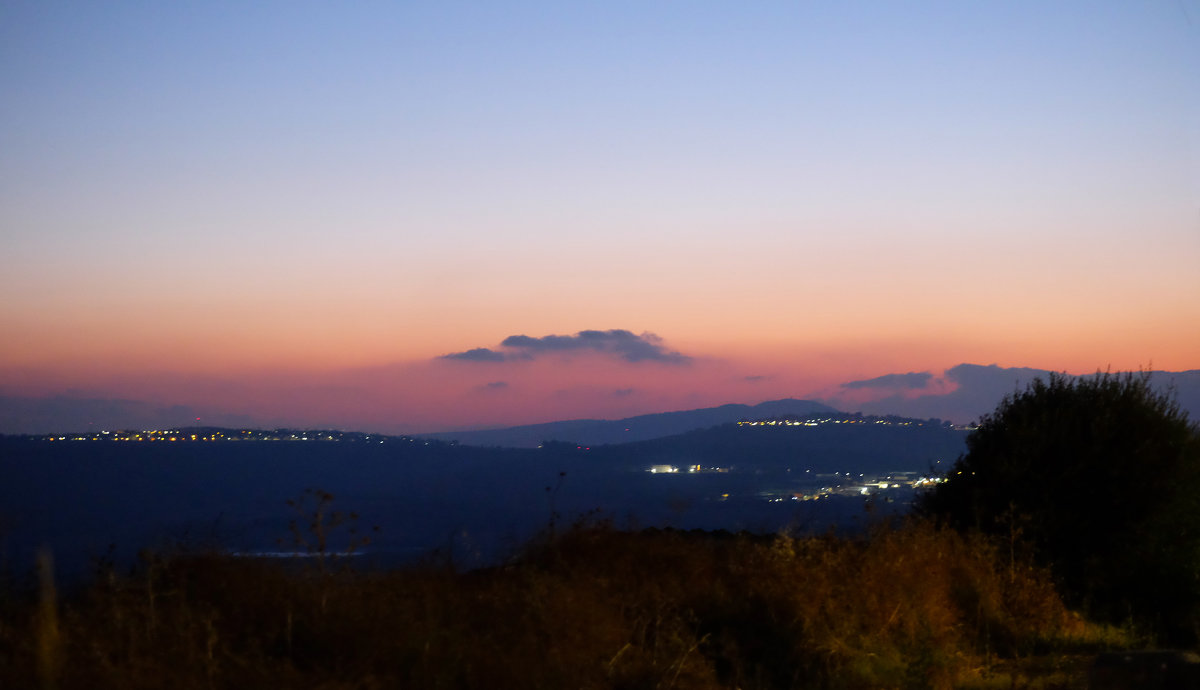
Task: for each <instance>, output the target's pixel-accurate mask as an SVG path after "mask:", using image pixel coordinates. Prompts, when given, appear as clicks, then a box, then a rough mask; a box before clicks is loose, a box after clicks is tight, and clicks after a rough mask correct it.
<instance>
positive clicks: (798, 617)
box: [0, 522, 1131, 690]
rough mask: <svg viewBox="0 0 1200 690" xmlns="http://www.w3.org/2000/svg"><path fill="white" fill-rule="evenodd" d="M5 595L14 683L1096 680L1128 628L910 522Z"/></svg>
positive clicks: (592, 539) (204, 567) (4, 654)
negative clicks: (51, 599)
mask: <svg viewBox="0 0 1200 690" xmlns="http://www.w3.org/2000/svg"><path fill="white" fill-rule="evenodd" d="M51 596H53V593H52V592H51ZM4 601H6V602H9V603H8V604H6V606H7V609H8V610H6V611H4V612H3V614H4V615H3V618H0V687H14V688H26V687H28V688H38V687H49V685H48V683H53V684H56V687H60V688H89V689H90V688H132V689H137V688H163V687H169V688H173V690H190V689H192V688H197V689H201V688H203V689H205V690H208V689H210V688H245V687H273V688H322V689H329V690H335V689H340V688H400V687H403V688H481V687H487V688H734V687H737V688H746V689H749V688H813V687H815V688H949V687H977V688H985V687H1082V677H1081V675H1080V668H1081V666H1080V665H1081V663H1084V662H1083V661H1081V660H1083V659H1085V657H1084V656H1081V655H1082V654H1086V653H1087V652H1089V651H1091V650H1095V649H1099V648H1106V647H1113V646H1123V645H1128V644H1130V642H1131V640H1130V639H1129V635H1128V634H1127V633H1126V632H1124V631H1121V630H1115V629H1113V628H1108V627H1100V626H1096V625H1092V624H1089V623H1087V622H1085V621H1083V620H1081V619H1079V618H1078V617H1077V616H1075V615H1073V614H1072V613H1071V612H1069V611H1067V610H1066V609H1065V608H1064V607H1063V606H1062V604H1061V602H1060V601H1059V598H1058V596H1057V595H1056V594H1055V592H1054V590H1053V588H1052V587H1051V585H1050V583H1049V580H1048V579H1047V578H1046V576H1045V574H1044V573H1042V572H1041V571H1038V570H1035V569H1032V568H1030V567H1029V566H1028V565H1026V564H1020V563H1013V562H1009V561H1006V560H1004V559H1003V558H1001V557H1000V556H999V555H998V554H997V553H996V551H995V549H993V548H992V546H991V545H989V544H988V543H986V542H984V541H982V540H974V539H969V538H964V537H961V536H959V535H958V534H956V533H954V532H952V531H946V530H942V529H938V528H935V527H933V526H931V525H928V524H924V523H916V522H914V523H910V524H907V525H905V526H903V527H900V528H896V529H886V528H880V529H878V530H876V531H874V532H873V533H871V534H870V535H869V536H867V537H865V538H861V539H843V538H837V537H832V536H831V537H818V538H813V537H806V538H792V537H787V536H772V537H761V536H757V537H756V536H750V535H729V534H710V533H682V532H673V531H656V530H648V531H642V532H633V533H630V532H620V531H615V530H612V529H609V528H607V527H605V526H596V525H593V526H583V527H577V528H575V529H573V530H570V531H568V532H566V533H565V534H563V535H561V536H559V537H557V538H556V539H554V540H544V541H542V542H537V543H536V544H535V545H533V546H531V547H530V548H529V549H528V551H527V553H526V554H525V555H524V556H523V557H522V558H521V559H519V560H518V561H517V562H514V563H513V564H511V565H508V566H504V567H498V568H493V569H488V570H480V571H472V572H465V573H459V572H452V571H449V570H446V569H440V568H437V567H414V568H406V569H401V570H396V571H391V572H382V573H352V572H341V573H330V572H324V573H322V572H316V571H305V572H302V571H300V570H299V569H297V568H295V567H287V566H281V565H280V564H277V563H269V562H265V561H255V560H250V559H241V558H232V557H228V556H221V555H216V554H211V555H183V556H173V557H170V558H165V557H148V558H147V559H146V560H145V561H144V563H143V565H142V567H141V568H139V569H138V571H137V572H136V573H135V574H133V575H129V576H115V575H112V574H111V573H110V574H109V575H108V576H105V577H98V578H97V579H96V581H95V582H94V583H93V584H92V585H91V586H90V587H89V588H88V589H87V590H86V591H83V592H80V593H77V594H75V595H72V596H71V597H69V598H67V599H65V600H61V601H58V602H57V607H56V608H55V607H53V606H48V605H47V603H46V602H45V598H44V597H43V598H42V603H40V604H39V600H38V597H37V596H35V593H30V596H27V597H22V596H19V593H8V594H7V595H6V596H5V597H4ZM48 612H49V613H48ZM47 616H53V617H54V618H55V620H53V621H48V620H47ZM50 630H53V633H50V632H47V631H50ZM51 634H53V636H54V637H53V640H49V639H48V638H47V636H49V635H51ZM51 642H52V643H53V653H50V652H46V651H44V649H45V645H47V644H50V643H51ZM47 659H48V660H49V661H47ZM47 664H49V665H50V668H47Z"/></svg>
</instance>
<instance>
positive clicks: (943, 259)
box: [0, 0, 1200, 423]
mask: <svg viewBox="0 0 1200 690" xmlns="http://www.w3.org/2000/svg"><path fill="white" fill-rule="evenodd" d="M1198 85H1200V3H1197V2H1196V1H1195V0H1170V1H1168V0H1161V1H1158V2H1143V3H1084V2H1060V3H1033V2H1005V3H990V2H989V3H957V2H913V3H882V2H862V3H833V2H756V3H709V2H703V3H698V2H690V3H678V2H674V3H673V2H663V3H619V2H616V3H614V2H607V3H586V4H585V3H561V2H556V3H549V2H547V3H489V4H483V3H426V2H410V3H354V4H352V5H332V4H326V3H214V2H205V3H187V2H180V3H136V2H123V3H84V2H37V3H33V2H9V3H5V5H4V6H3V7H2V8H0V150H2V151H3V152H4V155H3V156H2V157H0V226H3V227H4V237H3V242H4V252H3V256H0V294H3V295H4V297H5V299H4V300H3V305H0V324H3V326H4V327H5V330H6V331H8V332H9V333H11V334H14V335H12V336H11V337H10V338H8V339H7V342H6V343H5V344H3V345H2V346H0V392H4V391H6V390H7V391H9V392H18V393H22V394H36V395H50V394H55V393H61V392H62V391H64V390H67V389H68V388H70V389H71V390H79V391H84V392H86V393H87V394H88V395H91V396H97V397H106V396H123V397H124V398H134V399H141V397H142V396H146V395H150V392H149V388H148V387H147V386H146V385H141V386H140V387H137V386H134V385H133V384H131V383H129V382H130V381H132V380H134V379H135V378H137V376H135V374H136V375H146V376H148V375H149V374H146V372H153V373H154V375H155V376H157V377H158V378H159V380H166V379H168V378H170V377H176V378H178V379H179V380H190V381H195V380H196V378H197V377H200V378H204V377H212V376H218V375H229V376H232V375H234V374H235V373H236V374H237V375H251V374H254V375H259V374H263V375H265V374H264V372H270V373H271V375H272V376H275V375H277V374H279V371H280V370H287V371H290V372H292V373H297V372H313V371H320V372H323V375H325V374H329V372H336V371H344V370H350V369H355V368H362V367H378V366H399V365H405V366H408V365H412V366H418V365H421V366H423V365H422V364H421V363H428V362H430V361H435V360H437V359H438V358H439V357H441V356H442V355H445V354H448V353H454V352H464V351H467V350H471V349H473V348H478V347H492V346H495V344H496V343H499V342H501V341H502V340H503V339H505V338H507V337H509V336H513V335H522V334H523V335H528V336H529V337H534V338H542V337H546V336H549V335H562V336H569V335H571V334H574V333H579V332H583V331H590V330H599V331H609V330H614V329H620V330H628V331H631V332H632V333H638V334H640V333H653V334H656V335H657V337H659V338H661V339H662V340H663V342H664V343H665V345H664V347H666V348H668V349H669V350H671V351H677V352H680V353H682V355H683V356H686V357H688V358H690V359H691V361H694V362H695V366H696V367H697V369H700V368H703V367H704V366H707V365H705V362H710V363H719V368H720V371H721V372H724V373H722V374H721V376H725V377H726V378H725V379H722V378H720V376H718V375H717V374H716V373H711V372H710V373H711V375H709V376H707V378H706V377H701V378H702V379H703V381H704V383H703V385H704V386H705V387H706V388H704V390H703V391H701V390H700V389H696V390H690V391H685V392H683V393H681V394H680V395H692V396H693V397H692V398H687V400H692V399H694V397H695V396H697V395H701V396H703V395H707V396H709V397H710V398H712V399H714V400H717V399H721V398H733V399H737V400H738V401H746V402H756V400H753V399H751V398H752V397H756V396H760V395H761V396H763V397H769V396H773V395H779V394H785V393H786V394H803V393H805V392H807V391H809V390H816V389H818V388H820V387H821V386H826V385H831V384H834V383H837V382H839V381H850V380H863V379H869V378H873V377H876V376H882V375H886V374H889V373H896V372H907V371H925V370H938V369H939V367H942V368H944V367H948V366H952V365H954V364H956V363H958V362H963V361H976V362H986V363H990V362H997V363H1000V364H1001V365H1004V366H1032V367H1038V368H1048V369H1057V370H1061V369H1067V370H1071V371H1074V372H1076V373H1084V372H1087V371H1093V370H1095V368H1097V367H1100V368H1103V367H1106V366H1109V365H1111V366H1113V367H1115V368H1136V367H1138V366H1140V365H1153V366H1155V367H1156V368H1167V369H1176V370H1178V369H1187V368H1198V367H1200V361H1198V360H1197V356H1198V354H1197V351H1196V348H1195V346H1194V344H1195V343H1196V342H1198V341H1200V325H1198V324H1200V306H1198V305H1200V299H1197V298H1200V272H1198V271H1197V270H1196V268H1195V267H1196V266H1197V265H1200V88H1198ZM783 300H786V302H784V301H783ZM116 315H123V316H124V318H116ZM130 315H136V316H137V318H132V317H130ZM150 315H153V318H151V316H150ZM513 366H516V364H513ZM631 366H632V363H631ZM713 366H718V365H717V364H714V365H713ZM585 369H586V367H582V366H580V367H576V368H575V369H571V368H570V367H567V366H566V365H564V368H562V370H560V371H556V372H554V373H549V372H541V373H538V374H536V375H535V374H533V373H527V374H524V375H527V376H529V380H528V386H526V387H524V388H523V387H522V386H521V385H520V377H521V375H522V374H520V373H519V372H517V371H515V370H514V371H503V372H499V371H492V372H488V373H487V374H486V375H485V374H483V373H479V374H471V375H467V374H465V373H462V372H461V371H460V372H456V373H453V374H451V373H446V374H445V376H444V377H443V378H441V379H437V377H433V378H432V379H429V380H440V381H443V382H444V383H443V384H442V385H440V386H433V385H432V384H421V385H417V384H415V383H414V384H413V385H412V386H411V387H412V388H413V389H414V390H418V391H420V393H421V394H422V395H428V394H429V390H430V388H431V387H433V388H437V389H438V390H443V389H444V390H445V391H449V392H447V393H445V395H447V396H450V397H448V398H447V400H450V399H453V400H456V401H460V402H461V399H462V396H469V395H470V391H474V390H477V389H478V387H479V386H480V385H482V384H485V383H488V382H494V381H497V380H505V381H510V382H511V383H512V384H513V385H511V386H510V387H509V390H510V391H511V395H512V396H514V397H513V399H512V400H513V401H515V400H517V399H518V396H525V397H524V398H520V399H522V400H526V401H530V400H534V399H538V400H541V401H542V404H543V405H544V406H550V404H549V403H548V402H546V401H547V400H548V398H546V396H547V395H549V393H548V392H547V389H546V386H548V385H549V384H547V383H545V381H548V380H550V379H553V380H555V381H567V383H564V384H562V385H564V386H567V388H570V387H571V386H572V385H575V384H572V383H570V382H571V381H576V383H577V384H578V386H580V387H586V386H588V385H591V384H590V383H588V381H590V379H588V378H587V377H588V376H593V375H595V373H594V372H591V373H588V374H587V375H584V374H582V373H581V374H580V375H579V376H576V375H575V374H572V373H571V372H572V371H579V372H583V371H584V370H585ZM588 371H590V370H588ZM713 371H716V370H715V369H714V370H713ZM674 375H675V374H672V375H671V376H674ZM472 376H474V377H475V378H472ZM605 376H606V377H607V378H612V379H613V385H614V386H616V387H618V388H619V389H621V390H626V389H630V388H638V386H635V385H634V384H635V383H641V384H642V385H641V389H642V390H646V391H650V390H651V389H654V387H655V386H658V388H657V389H655V392H654V393H653V394H650V393H649V392H647V394H646V396H644V397H642V396H640V395H637V394H635V395H626V396H623V398H622V404H623V405H628V406H632V407H630V408H629V410H628V411H629V412H630V413H631V414H632V413H636V412H642V411H652V408H654V407H655V406H663V405H667V406H669V405H672V404H683V402H684V398H683V397H677V398H672V397H671V395H672V394H671V393H669V392H668V387H669V386H670V387H677V386H679V385H680V384H679V382H678V381H676V380H674V379H672V378H670V376H668V375H667V374H661V376H660V375H659V374H649V373H647V371H646V370H642V369H629V370H628V371H625V373H612V374H606V375H605ZM755 376H757V377H761V378H760V379H758V380H770V381H774V382H776V383H774V384H772V385H775V386H776V388H774V389H771V390H769V391H768V390H760V389H754V390H753V391H752V390H750V389H743V388H738V387H737V386H734V385H733V384H723V383H721V381H726V380H728V381H746V380H747V377H755ZM476 378H477V379H478V380H475V379H476ZM535 379H536V380H535ZM422 380H425V379H422ZM668 380H669V381H670V382H669V383H668ZM539 381H540V382H542V383H537V382H539ZM655 381H657V382H658V383H654V382H655ZM556 385H557V384H556ZM697 385H698V386H699V385H701V384H697ZM738 385H741V384H738ZM122 386H124V387H122ZM202 388H203V387H202ZM194 390H195V388H191V389H189V388H187V387H186V386H183V385H182V384H181V385H180V386H178V387H176V388H175V389H173V392H172V391H166V390H158V389H156V392H155V393H154V395H157V396H159V397H160V398H161V399H162V400H161V402H164V403H165V402H184V403H190V402H194V400H193V398H194V397H195V394H194V393H193V392H189V391H194ZM556 390H557V389H556ZM581 390H582V388H581ZM455 396H458V397H455ZM539 396H540V397H539ZM586 399H587V396H586V395H582V394H581V395H580V396H578V400H580V401H584V400H586ZM236 400H237V396H234V397H233V398H232V399H231V401H230V403H229V404H234V403H235V402H236ZM672 400H673V401H675V402H671V401H672ZM722 401H723V400H722ZM210 402H212V401H210ZM213 404H218V403H217V402H213ZM262 404H264V405H266V404H269V401H267V402H264V403H262ZM489 404H494V403H489ZM445 405H446V406H447V409H449V407H454V409H455V410H470V412H469V414H472V415H474V414H484V413H485V410H484V408H482V407H479V406H470V405H463V404H459V403H455V404H453V405H452V404H451V403H450V402H446V403H445ZM639 405H640V406H641V407H637V406H639ZM550 407H553V406H550ZM577 407H578V408H579V409H577V410H575V411H576V412H579V413H580V414H586V413H587V412H588V410H587V409H585V408H586V404H585V403H584V402H580V403H578V405H577ZM398 409H399V408H398ZM407 409H408V408H404V409H403V410H401V411H398V412H397V413H396V414H401V412H403V411H404V410H407ZM505 409H506V410H518V409H519V406H517V405H515V404H509V405H507V406H505ZM605 410H607V408H605ZM605 410H600V411H599V412H596V413H600V412H605ZM593 411H594V412H595V410H593ZM405 413H406V414H407V412H405ZM528 414H529V415H530V416H536V415H535V413H533V412H529V413H528ZM537 414H541V413H537ZM614 414H615V412H614ZM447 415H450V412H446V413H445V414H444V415H443V417H445V419H446V421H447V423H449V422H450V421H456V422H462V423H469V422H472V421H473V420H450V419H449V417H448V416H447ZM517 421H526V420H517ZM430 423H433V422H430Z"/></svg>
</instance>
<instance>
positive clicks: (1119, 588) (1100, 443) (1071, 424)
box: [917, 373, 1200, 643]
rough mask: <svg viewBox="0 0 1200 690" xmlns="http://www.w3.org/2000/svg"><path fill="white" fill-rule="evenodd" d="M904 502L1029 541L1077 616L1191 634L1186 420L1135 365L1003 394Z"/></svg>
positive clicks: (1191, 479)
mask: <svg viewBox="0 0 1200 690" xmlns="http://www.w3.org/2000/svg"><path fill="white" fill-rule="evenodd" d="M917 510H918V511H919V512H923V513H925V514H928V515H935V516H939V517H941V518H944V519H945V520H947V521H948V522H950V523H951V524H953V525H955V526H957V527H959V528H960V529H978V530H980V531H983V532H985V533H991V534H994V535H997V536H1000V537H1003V538H1005V539H1008V540H1010V543H1021V544H1024V545H1026V546H1028V547H1030V548H1032V549H1033V551H1034V555H1035V556H1036V557H1037V558H1038V559H1039V560H1041V561H1042V562H1043V563H1045V564H1047V565H1049V566H1050V567H1051V568H1052V570H1053V572H1054V573H1055V576H1056V579H1057V582H1058V583H1059V585H1060V587H1061V588H1062V591H1063V594H1064V597H1065V598H1066V599H1067V600H1068V601H1069V602H1071V603H1073V604H1074V605H1076V606H1080V607H1082V608H1084V609H1086V611H1087V612H1088V613H1089V614H1090V615H1093V616H1097V617H1100V618H1104V619H1108V620H1113V621H1122V620H1129V619H1132V620H1133V621H1135V622H1137V623H1139V624H1141V625H1143V626H1146V627H1147V628H1150V629H1152V630H1154V631H1155V632H1157V633H1159V634H1160V635H1162V636H1163V639H1164V640H1166V641H1171V642H1175V643H1190V642H1193V641H1195V640H1196V639H1197V627H1196V626H1197V624H1198V623H1200V430H1198V429H1197V427H1196V426H1195V425H1193V424H1191V423H1189V421H1188V419H1187V414H1186V412H1183V411H1181V410H1180V409H1179V406H1178V404H1177V403H1176V402H1175V401H1174V399H1173V396H1172V395H1171V394H1169V393H1165V394H1164V393H1158V392H1156V391H1155V390H1154V388H1153V387H1152V386H1151V385H1150V376H1149V374H1148V373H1143V374H1138V375H1134V374H1125V375H1116V374H1109V373H1097V374H1096V375H1095V376H1089V377H1080V378H1074V377H1068V376H1065V375H1055V374H1052V375H1051V376H1050V377H1049V380H1048V381H1043V380H1041V379H1037V380H1035V381H1034V382H1033V383H1032V384H1031V385H1030V386H1029V387H1028V388H1026V389H1025V390H1024V391H1021V392H1016V393H1014V394H1013V395H1011V396H1008V397H1006V398H1005V399H1004V400H1003V401H1002V402H1001V403H1000V405H999V407H998V408H997V409H996V411H995V412H994V413H992V414H991V415H987V416H985V417H984V418H983V419H982V420H981V421H980V424H979V428H978V430H976V431H975V432H974V433H972V434H971V436H969V437H968V439H967V452H966V453H965V454H964V455H963V456H962V457H960V458H959V460H958V461H957V463H955V465H954V467H953V469H952V470H951V471H950V473H949V474H948V475H947V481H946V482H944V483H942V484H940V485H939V486H937V487H936V488H935V489H934V490H932V491H930V492H929V493H927V494H926V495H925V496H924V497H923V498H922V499H921V500H920V501H919V502H918V506H917Z"/></svg>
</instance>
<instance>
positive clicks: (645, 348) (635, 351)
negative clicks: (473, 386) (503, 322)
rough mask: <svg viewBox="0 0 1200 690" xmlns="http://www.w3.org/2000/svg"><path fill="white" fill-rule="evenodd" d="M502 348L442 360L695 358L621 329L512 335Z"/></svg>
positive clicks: (671, 360)
mask: <svg viewBox="0 0 1200 690" xmlns="http://www.w3.org/2000/svg"><path fill="white" fill-rule="evenodd" d="M500 347H502V348H504V350H493V349H490V348H486V347H477V348H474V349H471V350H467V351H465V352H454V353H451V354H448V355H442V357H441V359H456V360H466V361H470V362H504V361H509V360H514V359H532V358H534V357H537V356H538V355H541V354H545V353H553V352H571V351H592V352H600V353H603V354H608V355H611V356H614V357H617V358H618V359H623V360H625V361H626V362H635V363H636V362H660V363H663V364H690V363H691V361H692V358H691V357H688V356H687V355H684V354H681V353H679V352H676V351H674V350H668V349H667V348H666V347H664V346H663V345H662V338H659V337H658V336H657V335H654V334H653V333H642V334H641V335H637V334H635V333H633V332H632V331H627V330H624V329H619V328H615V329H612V330H607V331H593V330H589V331H579V332H578V333H576V334H575V335H545V336H542V337H540V338H538V337H533V336H528V335H510V336H508V337H507V338H505V339H504V340H503V341H501V343H500Z"/></svg>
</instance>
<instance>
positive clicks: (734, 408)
mask: <svg viewBox="0 0 1200 690" xmlns="http://www.w3.org/2000/svg"><path fill="white" fill-rule="evenodd" d="M817 413H831V414H837V413H838V410H836V409H834V408H832V407H829V406H828V405H823V404H821V403H818V402H813V401H812V400H793V399H790V398H788V399H784V400H769V401H767V402H764V403H759V404H758V405H738V404H729V405H721V406H720V407H705V408H701V409H697V410H681V411H678V412H662V413H658V414H644V415H638V416H636V417H627V418H625V419H617V420H607V419H572V420H567V421H562V422H547V423H545V424H527V425H524V426H514V427H508V428H504V429H486V430H480V431H447V432H442V433H435V434H423V435H422V437H424V438H434V439H439V440H443V441H458V442H459V443H462V444H466V445H472V446H506V447H511V448H536V447H537V446H538V445H539V444H540V443H541V442H542V441H571V442H573V443H582V444H584V445H590V446H599V445H604V444H612V443H629V442H631V441H645V440H648V439H652V438H661V437H663V436H673V435H675V434H682V433H686V432H688V431H692V430H695V429H703V428H707V427H710V426H716V425H718V424H728V423H729V422H736V421H738V420H741V419H760V418H765V417H786V416H795V417H803V416H805V415H809V414H817Z"/></svg>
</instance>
